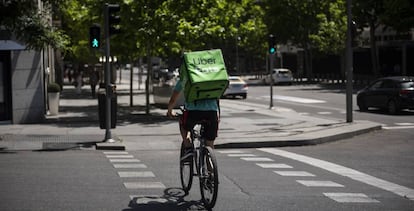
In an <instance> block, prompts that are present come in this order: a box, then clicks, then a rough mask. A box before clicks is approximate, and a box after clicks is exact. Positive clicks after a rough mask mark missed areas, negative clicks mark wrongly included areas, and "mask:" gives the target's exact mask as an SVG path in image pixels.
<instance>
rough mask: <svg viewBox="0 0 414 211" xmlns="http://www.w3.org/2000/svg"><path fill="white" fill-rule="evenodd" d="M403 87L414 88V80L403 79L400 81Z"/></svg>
mask: <svg viewBox="0 0 414 211" xmlns="http://www.w3.org/2000/svg"><path fill="white" fill-rule="evenodd" d="M400 86H401V88H405V89H407V88H414V81H403V82H401V83H400Z"/></svg>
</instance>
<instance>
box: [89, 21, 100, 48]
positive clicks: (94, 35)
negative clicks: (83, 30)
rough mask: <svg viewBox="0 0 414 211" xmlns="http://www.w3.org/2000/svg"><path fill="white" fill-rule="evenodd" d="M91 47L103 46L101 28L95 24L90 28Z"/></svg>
mask: <svg viewBox="0 0 414 211" xmlns="http://www.w3.org/2000/svg"><path fill="white" fill-rule="evenodd" d="M89 46H90V47H91V48H99V47H100V46H101V27H100V26H99V25H97V24H94V25H93V26H91V27H90V28H89Z"/></svg>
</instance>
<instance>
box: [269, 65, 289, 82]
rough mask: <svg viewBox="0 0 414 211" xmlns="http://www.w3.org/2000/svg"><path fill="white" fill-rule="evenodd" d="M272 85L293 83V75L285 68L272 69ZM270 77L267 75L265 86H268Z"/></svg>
mask: <svg viewBox="0 0 414 211" xmlns="http://www.w3.org/2000/svg"><path fill="white" fill-rule="evenodd" d="M272 76H273V83H274V84H289V85H290V84H292V83H293V75H292V71H290V70H289V69H286V68H275V69H273V74H272ZM270 79H271V78H270V76H269V75H268V76H267V77H266V78H265V79H264V82H265V83H266V84H270Z"/></svg>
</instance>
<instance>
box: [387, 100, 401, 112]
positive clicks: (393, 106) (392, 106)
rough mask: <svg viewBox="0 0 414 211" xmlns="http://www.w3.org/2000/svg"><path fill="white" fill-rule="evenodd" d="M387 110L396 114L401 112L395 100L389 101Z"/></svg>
mask: <svg viewBox="0 0 414 211" xmlns="http://www.w3.org/2000/svg"><path fill="white" fill-rule="evenodd" d="M387 110H388V113H389V114H396V113H398V112H399V108H398V105H397V103H396V102H395V100H390V101H388V104H387Z"/></svg>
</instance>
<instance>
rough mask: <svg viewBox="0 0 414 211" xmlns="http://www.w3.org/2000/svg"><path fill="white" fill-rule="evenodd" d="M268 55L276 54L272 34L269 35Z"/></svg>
mask: <svg viewBox="0 0 414 211" xmlns="http://www.w3.org/2000/svg"><path fill="white" fill-rule="evenodd" d="M268 43H269V54H275V53H276V41H275V37H274V36H273V34H269V40H268Z"/></svg>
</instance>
